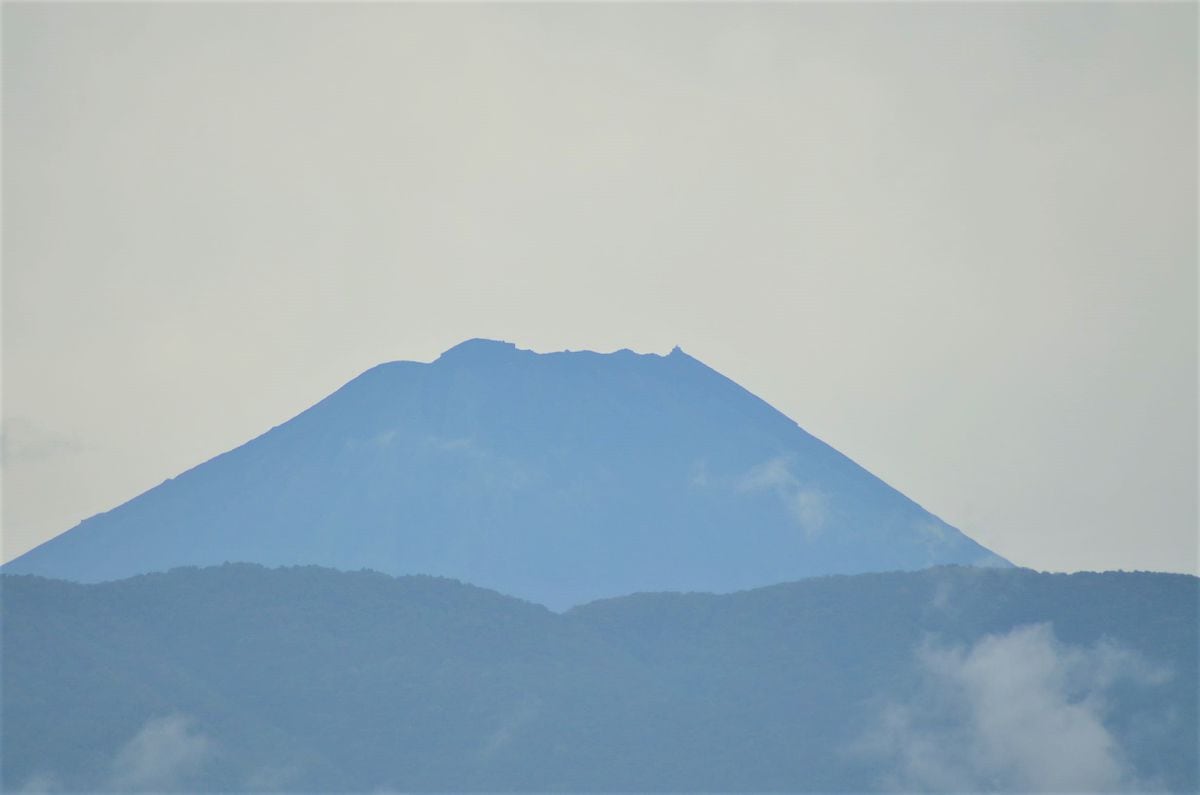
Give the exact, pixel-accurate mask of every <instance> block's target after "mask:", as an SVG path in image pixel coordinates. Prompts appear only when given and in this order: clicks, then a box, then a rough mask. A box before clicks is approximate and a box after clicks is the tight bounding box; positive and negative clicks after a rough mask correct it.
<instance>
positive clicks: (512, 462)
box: [4, 340, 1009, 609]
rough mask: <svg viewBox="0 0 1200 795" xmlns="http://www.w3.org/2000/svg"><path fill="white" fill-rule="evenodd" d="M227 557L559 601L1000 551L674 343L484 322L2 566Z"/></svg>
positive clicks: (91, 570)
mask: <svg viewBox="0 0 1200 795" xmlns="http://www.w3.org/2000/svg"><path fill="white" fill-rule="evenodd" d="M224 561H245V562H253V563H262V564H266V565H292V564H318V565H322V566H329V567H333V568H337V569H342V570H355V569H359V568H371V569H376V570H380V571H383V572H387V573H390V574H431V575H444V576H449V577H455V578H459V579H462V580H466V581H469V582H472V583H476V584H478V585H481V586H484V587H487V588H494V589H496V590H498V591H501V592H503V593H506V594H511V595H515V596H519V597H522V598H527V599H530V600H533V601H536V602H539V603H542V604H545V605H549V606H551V607H553V608H555V609H560V608H565V607H568V606H570V605H574V604H580V603H582V602H586V601H590V600H592V599H596V598H600V597H606V596H616V595H619V594H625V593H632V592H636V591H645V590H672V591H713V592H728V591H735V590H739V589H745V588H753V587H757V586H761V585H767V584H770V583H776V582H785V581H789V580H795V579H799V578H802V577H808V576H813V575H822V574H830V573H857V572H868V571H887V570H911V569H919V568H924V567H927V566H931V565H936V564H968V565H981V566H1007V565H1009V564H1008V563H1007V561H1005V560H1003V559H1002V558H1000V557H998V556H997V555H995V554H993V553H992V552H990V551H988V550H986V549H984V548H983V547H981V546H980V545H978V544H976V543H975V542H974V541H972V540H971V539H969V538H967V537H966V536H964V535H963V534H962V533H960V532H959V531H958V530H956V529H955V528H953V527H951V526H949V525H948V524H946V523H945V522H943V521H941V520H940V519H938V518H937V517H935V516H933V515H931V514H930V513H929V512H927V511H926V510H924V509H923V508H921V507H920V506H919V505H917V504H916V503H914V502H913V501H912V500H910V499H908V498H907V497H905V496H904V495H902V494H900V493H899V492H897V491H896V490H894V489H892V488H891V487H889V486H888V485H887V484H885V483H883V482H882V481H881V480H879V479H878V478H876V477H875V476H873V475H871V474H870V473H869V472H867V471H866V470H864V469H863V468H862V467H860V466H858V465H857V464H855V463H854V462H853V461H851V460H850V459H848V458H846V457H845V456H843V455H842V454H840V453H838V452H837V451H836V450H834V449H833V448H832V447H830V446H828V445H826V444H825V443H823V442H821V441H820V440H818V439H816V438H815V437H813V436H811V435H810V434H808V433H806V432H805V431H804V430H802V429H801V428H800V427H798V426H797V425H796V423H795V422H793V421H792V420H790V419H788V418H787V417H785V416H784V415H783V414H781V413H780V412H778V411H776V410H775V409H773V408H771V407H770V406H769V405H767V404H766V403H765V402H763V401H762V400H760V399H758V398H756V397H755V396H754V395H752V394H750V393H749V392H747V391H746V390H745V389H743V388H741V387H740V386H738V385H737V384H735V383H733V382H732V381H730V380H729V379H727V378H725V377H724V376H722V375H720V374H718V373H716V372H714V371H713V370H711V369H710V368H708V367H706V366H705V365H703V364H701V363H700V362H699V361H697V360H696V359H694V358H692V357H691V356H688V355H687V354H685V353H683V351H681V350H679V349H678V348H676V349H675V350H674V351H672V352H671V353H670V354H669V355H666V356H658V355H653V354H648V355H639V354H635V353H632V352H630V351H627V350H622V351H618V352H616V353H611V354H598V353H592V352H562V353H550V354H537V353H533V352H531V351H527V350H521V349H518V348H517V347H516V346H515V345H513V344H511V343H503V342H494V341H488V340H470V341H468V342H464V343H462V344H460V345H458V346H456V347H454V348H451V349H450V350H448V351H446V352H445V353H444V354H442V356H441V357H440V358H438V359H437V360H436V361H434V362H432V363H428V364H426V363H418V362H393V363H390V364H384V365H380V366H378V367H375V368H373V369H371V370H368V371H367V372H365V373H363V374H362V375H360V376H359V377H357V378H355V379H354V380H353V381H351V382H350V383H348V384H346V385H345V386H344V387H342V388H341V389H339V390H338V391H337V392H335V393H333V394H332V395H330V396H329V397H327V398H326V399H324V400H322V401H321V402H320V403H318V404H317V405H315V406H313V407H312V408H310V409H308V410H307V411H305V412H303V413H302V414H300V415H299V416H297V417H295V418H293V419H292V420H290V421H288V422H285V423H284V424H282V425H280V426H278V427H275V428H273V429H271V430H270V431H268V432H267V433H265V434H263V435H262V436H260V437H258V438H256V439H254V440H252V441H250V442H248V443H246V444H244V445H242V446H241V447H238V448H236V449H235V450H232V451H230V452H227V453H225V454H223V455H220V456H217V457H216V458H214V459H212V460H210V461H208V462H206V463H204V464H201V465H200V466H197V467H195V468H194V469H191V470H189V471H187V472H185V473H183V474H182V475H180V476H178V477H176V478H173V479H171V480H168V481H166V482H164V483H162V484H161V485H159V486H157V487H155V488H153V489H151V490H149V491H147V492H146V493H144V494H142V495H141V496H139V497H137V498H135V499H133V500H130V501H129V502H127V503H125V504H123V505H121V506H120V507H118V508H115V509H113V510H111V511H108V512H107V513H103V514H100V515H98V516H94V517H92V518H90V519H87V520H85V521H83V522H82V523H80V524H79V525H77V526H76V527H75V528H73V529H71V530H69V531H67V532H66V533H63V534H62V535H60V536H58V537H57V538H54V539H52V540H50V541H48V542H46V543H45V544H42V545H41V546H39V547H37V548H36V549H33V550H31V551H30V552H28V553H26V554H25V555H22V556H21V557H19V558H17V559H15V560H13V561H11V562H10V563H9V564H7V565H6V566H5V567H4V571H5V572H7V573H16V574H20V573H29V574H40V575H45V576H49V577H56V578H63V579H69V580H75V581H81V582H96V581H104V580H113V579H118V578H122V577H127V576H130V575H134V574H140V573H146V572H152V571H163V570H166V569H169V568H171V567H175V566H182V565H210V564H219V563H222V562H224Z"/></svg>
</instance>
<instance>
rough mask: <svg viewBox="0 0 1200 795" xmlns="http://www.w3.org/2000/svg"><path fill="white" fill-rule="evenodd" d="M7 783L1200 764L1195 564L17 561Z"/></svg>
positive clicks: (1098, 779)
mask: <svg viewBox="0 0 1200 795" xmlns="http://www.w3.org/2000/svg"><path fill="white" fill-rule="evenodd" d="M0 596H2V597H3V598H2V602H0V617H2V619H3V626H4V644H3V648H2V649H0V655H2V657H0V663H2V665H0V676H2V677H3V679H2V684H3V687H2V688H0V692H2V694H3V701H2V703H0V706H2V709H3V715H4V721H3V722H2V723H0V741H2V742H0V748H2V749H3V760H2V761H3V764H2V765H0V771H2V774H0V775H2V776H3V778H2V780H0V785H2V787H3V790H4V791H17V790H20V789H30V790H34V789H37V788H39V787H40V788H42V789H43V790H53V789H58V790H61V791H77V792H82V791H109V790H144V791H146V790H149V791H162V792H165V791H177V790H187V791H225V792H230V791H243V790H281V791H291V792H331V791H336V792H350V791H357V792H370V791H399V792H414V791H442V792H446V791H470V790H474V791H492V792H498V791H531V792H552V791H591V792H603V791H608V792H637V791H641V792H646V791H659V792H662V791H673V792H701V791H703V792H712V791H741V792H800V791H808V792H863V791H874V790H886V789H893V790H895V789H899V790H902V791H909V792H914V791H939V792H945V791H954V792H966V791H1007V792H1018V791H1022V792H1035V791H1055V792H1083V791H1087V792H1102V791H1113V790H1135V791H1149V790H1171V791H1180V792H1195V791H1196V790H1197V788H1198V786H1200V773H1198V769H1197V768H1198V752H1197V749H1198V748H1200V739H1198V737H1197V718H1198V716H1197V704H1198V698H1197V695H1198V693H1197V675H1198V673H1197V655H1198V650H1200V638H1198V635H1197V632H1198V627H1200V622H1198V619H1200V616H1198V614H1197V609H1198V605H1200V581H1198V580H1197V579H1196V578H1195V577H1190V576H1185V575H1175V574H1151V573H1112V572H1110V573H1104V574H1072V575H1064V574H1037V573H1034V572H1030V571H1026V570H1020V569H1003V570H985V569H972V568H962V567H938V568H933V569H927V570H924V571H920V572H907V573H888V574H864V575H856V576H838V577H822V578H813V579H809V580H805V581H801V582H795V583H787V584H781V585H775V586H771V587H768V588H762V589H756V590H753V591H746V592H741V593H736V594H726V595H711V594H670V593H658V594H638V595H634V596H628V597H621V598H615V599H610V600H604V601H600V602H596V603H592V604H589V605H586V606H582V607H579V608H575V609H573V610H571V611H568V612H566V613H563V614H556V613H552V612H550V611H549V610H546V609H545V608H542V607H540V606H537V605H532V604H529V603H527V602H522V601H519V600H516V599H513V598H510V597H505V596H502V595H500V594H497V593H494V592H491V591H486V590H482V589H479V588H475V587H472V586H467V585H462V584H459V583H456V582H452V581H449V580H444V579H436V578H430V577H405V578H400V579H394V578H391V577H387V576H384V575H380V574H376V573H370V572H336V571H332V570H328V569H319V568H316V567H301V568H292V569H278V570H268V569H263V568H261V567H257V566H250V565H227V566H222V567H214V568H209V569H202V570H197V569H179V570H174V571H172V572H169V573H167V574H153V575H147V576H141V577H136V578H132V579H129V580H123V581H119V582H112V583H103V584H98V585H79V584H74V583H67V582H62V581H52V580H45V579H41V578H36V577H24V576H20V577H13V576H5V577H3V578H0Z"/></svg>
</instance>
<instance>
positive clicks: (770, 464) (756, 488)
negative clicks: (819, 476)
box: [736, 456, 829, 538]
mask: <svg viewBox="0 0 1200 795" xmlns="http://www.w3.org/2000/svg"><path fill="white" fill-rule="evenodd" d="M736 486H737V490H738V491H739V492H743V493H755V492H762V491H771V492H774V493H775V494H776V495H777V496H778V497H779V499H780V500H781V501H782V502H783V505H784V507H785V508H786V509H787V512H788V514H789V515H790V516H791V517H792V519H793V520H795V522H796V524H797V525H799V526H800V529H802V530H803V531H804V534H805V535H806V536H808V537H809V538H812V537H814V536H816V535H818V534H820V532H821V531H822V530H823V529H824V528H825V522H826V520H827V519H828V516H829V498H828V497H827V496H826V495H825V494H824V492H822V491H821V490H819V489H817V488H815V487H814V486H812V485H811V484H808V483H804V482H802V481H801V480H800V479H799V478H797V477H796V475H795V474H794V473H793V472H792V469H791V461H790V460H789V458H788V457H787V456H776V457H775V458H771V459H769V460H767V461H764V462H763V463H761V464H758V465H757V466H755V467H752V468H751V469H750V470H749V471H748V472H746V473H744V474H743V475H742V476H741V477H739V478H738V479H737V481H736Z"/></svg>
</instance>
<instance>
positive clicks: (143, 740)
mask: <svg viewBox="0 0 1200 795" xmlns="http://www.w3.org/2000/svg"><path fill="white" fill-rule="evenodd" d="M212 754H213V742H212V741H211V740H210V739H209V738H208V737H207V736H205V735H204V734H202V733H200V732H199V731H197V730H196V729H195V728H194V727H193V726H192V722H191V720H190V719H188V718H187V717H186V716H183V715H169V716H167V717H162V718H151V719H150V720H148V721H146V723H145V724H144V725H143V726H142V728H141V729H140V730H139V731H138V733H137V734H135V735H134V736H133V738H132V739H130V740H129V742H127V743H125V745H124V746H122V748H121V750H120V751H118V752H117V755H116V758H115V759H114V760H113V763H112V776H111V778H110V779H109V782H108V787H107V789H108V790H109V791H110V792H171V791H177V790H180V789H182V788H185V787H186V785H187V784H188V782H189V781H191V780H193V778H194V777H195V776H196V775H198V774H199V773H200V772H201V771H202V769H203V768H204V766H205V764H206V763H207V762H209V761H210V759H211V757H212Z"/></svg>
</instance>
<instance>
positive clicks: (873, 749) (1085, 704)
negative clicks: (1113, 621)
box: [861, 624, 1169, 792]
mask: <svg viewBox="0 0 1200 795" xmlns="http://www.w3.org/2000/svg"><path fill="white" fill-rule="evenodd" d="M917 664H918V667H919V670H920V674H921V678H922V686H921V688H920V689H919V690H918V692H917V693H916V694H915V695H914V696H913V697H912V698H911V699H909V700H908V701H905V702H903V703H897V702H891V703H889V704H888V705H887V706H886V707H884V708H883V710H882V713H881V715H880V718H879V721H878V725H877V726H876V727H875V728H874V729H873V731H872V732H871V733H870V735H869V736H868V737H866V738H865V739H864V741H863V743H862V746H861V750H865V751H866V752H867V754H868V755H870V756H873V757H875V758H876V759H877V760H880V761H883V762H884V763H885V764H886V765H887V768H888V772H887V773H886V774H885V779H884V781H882V782H881V783H882V784H883V785H884V786H885V787H887V788H889V789H895V790H902V791H939V792H947V791H957V792H967V791H971V792H979V791H991V792H997V791H1004V792H1113V791H1128V790H1140V789H1145V788H1147V787H1148V786H1151V784H1150V783H1149V782H1145V781H1141V780H1139V778H1138V776H1137V775H1136V772H1135V771H1134V770H1133V769H1132V768H1131V766H1130V765H1129V763H1128V761H1127V760H1126V758H1125V756H1124V754H1123V752H1122V749H1121V747H1120V745H1119V743H1118V741H1117V739H1116V738H1115V737H1114V735H1113V733H1112V732H1111V731H1110V730H1109V728H1108V727H1107V726H1106V725H1105V717H1106V712H1107V705H1106V701H1107V698H1108V694H1109V692H1110V690H1111V688H1112V687H1113V686H1114V685H1115V684H1116V683H1117V682H1119V681H1122V680H1124V681H1128V682H1132V683H1134V684H1136V685H1141V686H1147V687H1150V686H1154V685H1157V684H1161V683H1163V682H1165V681H1166V680H1167V679H1168V678H1169V674H1168V672H1166V671H1165V670H1163V669H1161V668H1158V667H1156V666H1154V665H1152V664H1150V663H1149V662H1147V661H1146V660H1145V659H1144V658H1142V657H1141V656H1139V655H1138V654H1136V653H1134V652H1131V651H1128V650H1126V649H1123V648H1121V647H1120V646H1117V645H1116V644H1114V643H1111V642H1107V641H1102V642H1100V643H1097V644H1095V645H1094V646H1091V647H1081V646H1071V645H1067V644H1064V643H1061V642H1060V641H1059V640H1058V639H1057V638H1056V637H1055V636H1054V632H1053V630H1052V628H1051V626H1050V625H1049V624H1033V625H1027V626H1021V627H1017V628H1015V629H1013V630H1012V631H1010V632H1008V633H1007V634H1004V635H990V636H987V637H985V638H983V639H981V640H979V641H978V642H976V643H975V644H974V645H973V646H971V647H970V648H964V647H961V646H957V647H940V646H936V645H933V644H927V645H926V646H925V647H923V648H922V649H921V650H920V651H919V652H918V655H917Z"/></svg>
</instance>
